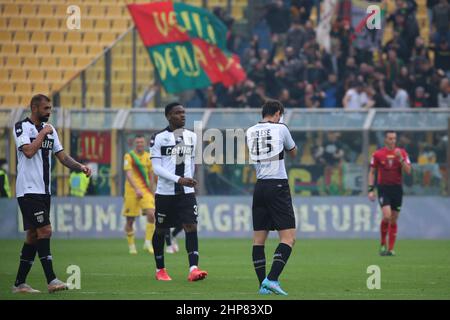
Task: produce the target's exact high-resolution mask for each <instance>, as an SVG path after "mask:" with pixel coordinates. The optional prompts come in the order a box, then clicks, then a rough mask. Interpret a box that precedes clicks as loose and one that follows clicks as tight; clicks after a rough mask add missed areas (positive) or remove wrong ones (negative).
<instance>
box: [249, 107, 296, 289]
mask: <svg viewBox="0 0 450 320" xmlns="http://www.w3.org/2000/svg"><path fill="white" fill-rule="evenodd" d="M283 113H284V107H283V105H282V103H281V102H279V101H276V100H268V101H266V102H265V103H264V104H263V106H262V117H263V120H262V121H261V122H259V123H258V124H256V125H254V126H253V127H251V128H249V129H248V130H247V146H248V148H249V150H250V158H251V160H252V161H253V162H254V163H255V168H256V177H257V179H258V180H257V182H256V185H255V190H254V193H253V205H252V217H253V230H254V233H253V253H252V256H253V265H254V267H255V271H256V275H257V277H258V280H259V284H260V289H259V293H260V294H271V293H275V294H280V295H287V293H286V292H285V291H284V290H283V289H282V288H281V286H280V283H279V281H278V277H279V276H280V274H281V272H282V271H283V268H284V266H285V265H286V263H287V261H288V259H289V256H290V254H291V251H292V247H293V245H294V242H295V216H294V210H293V207H292V199H291V193H290V191H289V184H288V178H287V174H286V168H285V165H284V154H285V152H287V153H288V154H289V155H290V156H291V157H295V156H296V154H297V148H296V146H295V142H294V140H293V139H292V136H291V134H290V132H289V129H288V127H287V126H286V125H285V124H283V123H280V119H281V117H282V116H283ZM270 230H277V231H278V235H279V238H280V243H279V245H278V247H277V248H276V250H275V253H274V256H273V263H272V268H271V269H270V272H269V274H268V275H267V277H266V257H265V251H264V244H265V242H266V239H267V236H268V235H269V231H270Z"/></svg>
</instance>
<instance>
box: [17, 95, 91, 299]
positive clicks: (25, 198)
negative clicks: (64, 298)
mask: <svg viewBox="0 0 450 320" xmlns="http://www.w3.org/2000/svg"><path fill="white" fill-rule="evenodd" d="M30 108H31V117H30V118H26V119H25V120H22V121H19V122H17V123H16V124H15V126H14V129H13V130H14V132H13V134H14V138H15V142H16V146H17V181H16V196H17V201H18V202H19V207H20V211H21V212H22V217H23V228H24V230H25V231H26V240H25V243H24V244H23V247H22V252H21V255H20V264H19V270H18V272H17V277H16V281H15V283H14V286H13V288H12V292H13V293H19V292H23V293H36V292H39V291H38V290H35V289H33V288H32V287H30V286H29V285H28V284H26V282H25V280H26V277H27V275H28V272H29V271H30V269H31V266H32V265H33V261H34V257H35V255H36V252H37V254H38V256H39V259H40V260H41V264H42V267H43V269H44V273H45V276H46V278H47V289H48V292H49V293H52V292H55V291H60V290H66V289H67V285H66V284H65V283H64V282H62V281H60V280H59V279H58V278H57V277H56V275H55V273H54V271H53V263H52V255H51V253H50V237H51V235H52V226H51V224H50V181H51V178H50V173H51V156H52V153H53V154H55V155H56V157H57V158H58V160H59V161H60V162H61V163H62V164H63V165H64V166H66V167H68V168H69V169H71V170H74V171H78V172H80V171H82V172H84V173H85V174H86V175H87V176H90V174H91V169H90V168H89V167H86V166H84V165H82V164H80V163H78V162H77V161H75V160H74V159H72V158H71V157H70V156H68V155H66V153H65V152H64V151H63V147H62V145H61V143H60V141H59V138H58V133H57V132H56V130H55V128H54V127H53V126H52V125H51V124H48V123H47V121H48V119H49V117H50V114H51V111H52V105H51V101H50V99H49V98H48V97H46V96H45V95H42V94H38V95H35V96H33V98H32V99H31V103H30Z"/></svg>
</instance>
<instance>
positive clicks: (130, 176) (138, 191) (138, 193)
mask: <svg viewBox="0 0 450 320" xmlns="http://www.w3.org/2000/svg"><path fill="white" fill-rule="evenodd" d="M125 175H126V177H127V180H128V182H129V183H130V184H131V186H132V187H133V189H134V191H135V192H136V196H137V197H138V198H142V197H143V196H144V193H143V192H142V191H141V189H139V187H138V186H137V185H136V183H135V182H134V179H133V173H132V172H131V170H127V171H125Z"/></svg>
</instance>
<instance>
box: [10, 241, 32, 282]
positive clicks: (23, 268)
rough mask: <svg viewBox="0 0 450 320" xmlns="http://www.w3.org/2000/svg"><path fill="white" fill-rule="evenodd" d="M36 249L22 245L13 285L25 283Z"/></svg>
mask: <svg viewBox="0 0 450 320" xmlns="http://www.w3.org/2000/svg"><path fill="white" fill-rule="evenodd" d="M36 251H37V248H36V246H35V245H31V244H28V243H24V244H23V247H22V253H21V254H20V263H19V270H18V271H17V277H16V282H14V285H15V286H16V287H17V286H18V285H20V284H22V283H25V280H26V279H27V275H28V272H30V269H31V267H32V266H33V262H34V257H35V256H36Z"/></svg>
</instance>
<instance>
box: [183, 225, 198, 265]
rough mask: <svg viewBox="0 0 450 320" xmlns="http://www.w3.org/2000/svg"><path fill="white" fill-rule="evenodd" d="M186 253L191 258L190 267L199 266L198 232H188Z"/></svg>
mask: <svg viewBox="0 0 450 320" xmlns="http://www.w3.org/2000/svg"><path fill="white" fill-rule="evenodd" d="M186 251H187V253H188V257H189V267H192V266H198V237H197V231H194V232H186Z"/></svg>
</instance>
